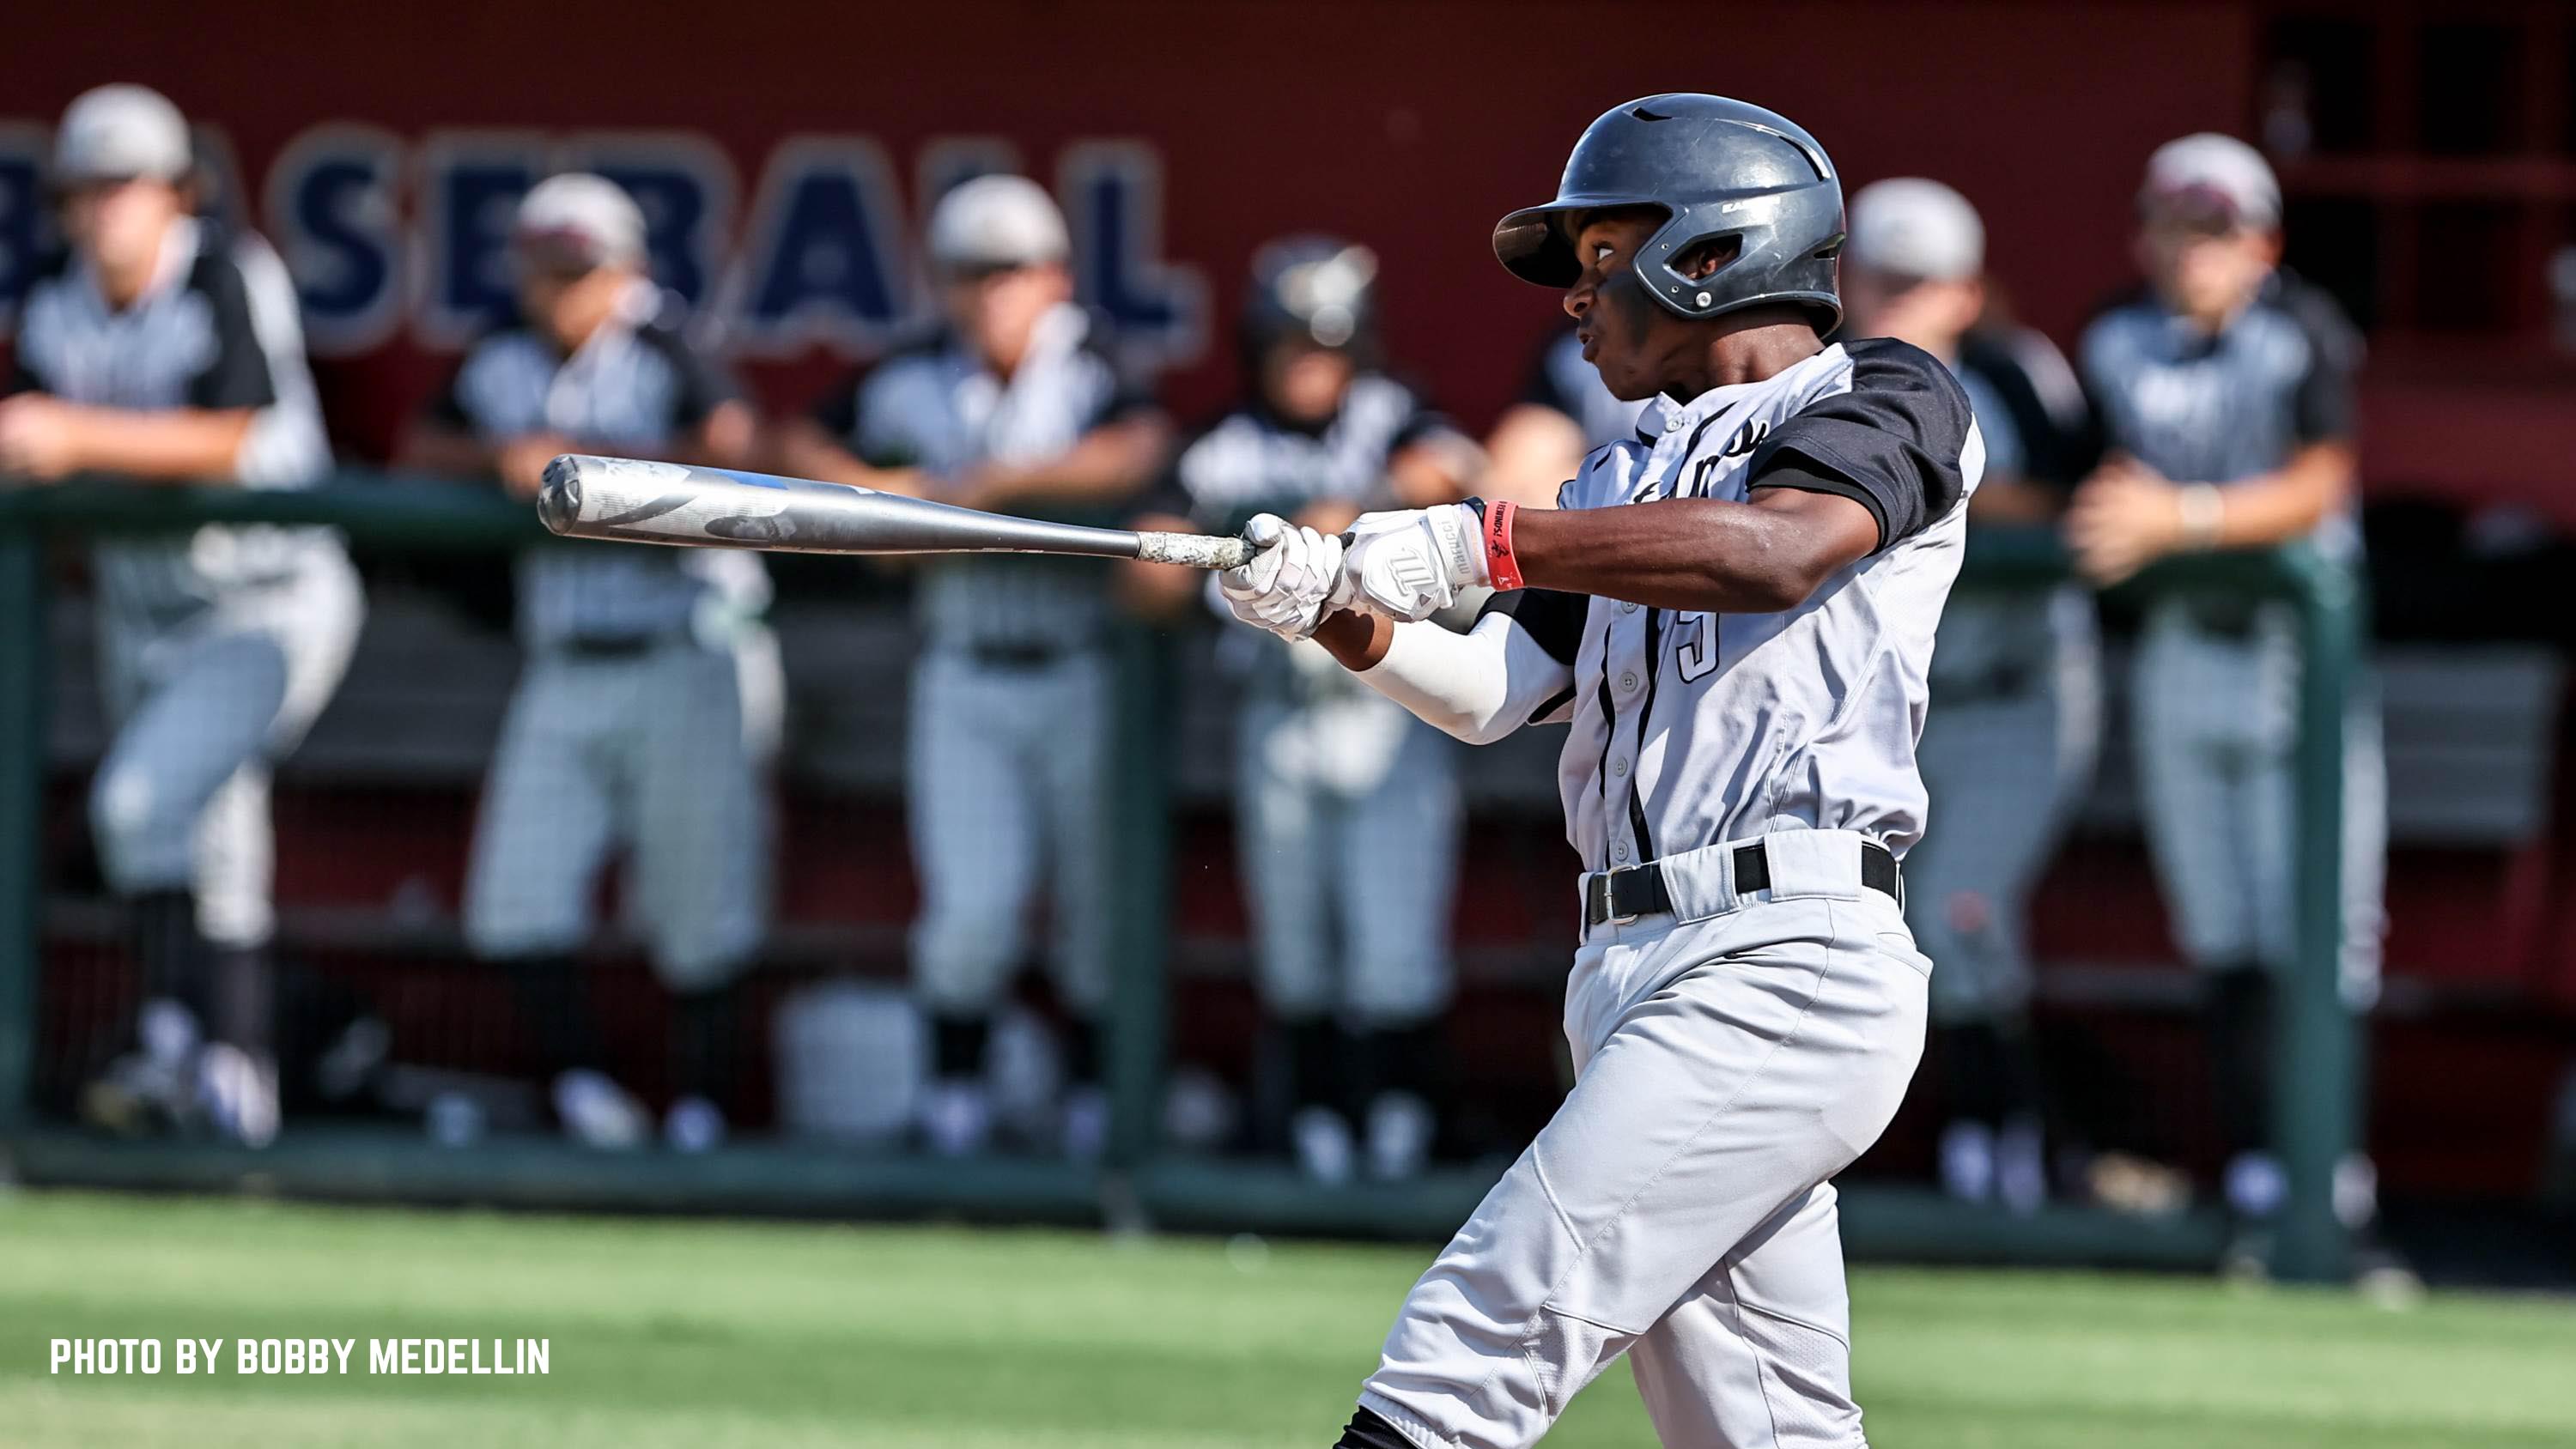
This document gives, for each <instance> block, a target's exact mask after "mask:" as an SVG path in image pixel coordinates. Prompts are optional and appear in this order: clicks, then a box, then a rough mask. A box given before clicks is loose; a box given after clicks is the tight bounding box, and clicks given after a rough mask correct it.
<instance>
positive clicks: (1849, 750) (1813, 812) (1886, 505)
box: [1494, 338, 1985, 870]
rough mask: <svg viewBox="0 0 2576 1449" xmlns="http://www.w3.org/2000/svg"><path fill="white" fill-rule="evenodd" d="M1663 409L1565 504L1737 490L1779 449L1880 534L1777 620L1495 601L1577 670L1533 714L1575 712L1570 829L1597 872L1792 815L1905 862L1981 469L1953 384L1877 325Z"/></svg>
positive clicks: (1565, 764)
mask: <svg viewBox="0 0 2576 1449" xmlns="http://www.w3.org/2000/svg"><path fill="white" fill-rule="evenodd" d="M1656 412H1657V413H1659V414H1660V416H1656V415H1654V414H1650V415H1649V416H1648V417H1647V418H1646V419H1645V420H1644V421H1645V423H1646V424H1647V425H1648V426H1650V427H1652V428H1654V429H1656V430H1657V433H1658V435H1657V436H1656V438H1655V440H1654V441H1653V442H1652V443H1648V442H1646V441H1644V440H1643V439H1635V440H1630V441H1626V442H1618V443H1612V444H1609V445H1608V446H1606V447H1603V448H1599V449H1596V450H1595V451H1594V452H1593V453H1592V455H1591V456H1590V457H1588V458H1586V459H1585V460H1584V466H1583V472H1582V474H1581V475H1580V476H1578V477H1577V478H1575V479H1574V481H1573V482H1571V483H1569V484H1567V485H1566V487H1565V489H1564V490H1563V492H1562V494H1561V495H1560V497H1559V500H1558V501H1559V503H1560V504H1561V506H1563V507H1567V508H1608V507H1613V506H1616V505H1619V504H1625V503H1642V502H1647V501H1650V500H1653V499H1660V498H1720V499H1731V500H1736V501H1742V500H1743V499H1744V498H1746V497H1747V496H1748V494H1747V489H1748V486H1753V485H1754V480H1755V479H1756V478H1757V476H1758V475H1761V474H1763V472H1764V471H1765V469H1766V467H1767V466H1768V465H1769V464H1771V463H1772V462H1773V460H1775V459H1777V460H1782V461H1791V462H1794V461H1797V460H1801V459H1803V460H1808V461H1810V462H1811V463H1812V464H1813V465H1815V466H1816V468H1817V469H1818V470H1820V471H1822V472H1824V473H1826V474H1827V475H1828V481H1829V482H1831V483H1833V484H1834V485H1835V486H1836V487H1837V490H1838V491H1843V492H1847V493H1848V494H1849V496H1851V497H1853V498H1854V499H1856V500H1857V501H1859V502H1860V503H1862V504H1863V505H1864V506H1865V507H1867V508H1868V509H1869V510H1870V513H1871V515H1872V516H1873V517H1874V518H1876V519H1877V520H1878V525H1879V534H1880V546H1879V548H1878V550H1877V551H1876V552H1874V553H1872V554H1870V555H1869V556H1868V557H1866V558H1864V559H1862V560H1860V561H1859V562H1858V563H1855V564H1853V565H1851V566H1850V568H1849V569H1848V570H1847V571H1845V573H1844V574H1843V575H1842V576H1840V577H1838V578H1836V579H1834V580H1832V581H1830V582H1829V583H1827V584H1826V585H1825V586H1824V587H1823V588H1820V589H1818V590H1817V591H1816V593H1815V595H1814V597H1812V598H1810V599H1809V600H1808V601H1807V602H1806V603H1804V604H1802V605H1800V606H1799V607H1797V608H1795V609H1791V610H1788V611H1786V612H1783V613H1777V614H1719V613H1713V612H1675V611H1672V610H1666V609H1653V608H1646V607H1643V606H1641V605H1637V604H1630V603H1621V602H1616V601H1612V600H1607V599H1587V598H1582V597H1578V596H1574V595H1567V594H1557V593H1551V592H1549V591H1546V590H1522V591H1520V592H1518V593H1514V594H1505V595H1501V596H1499V597H1498V598H1497V599H1496V601H1495V605H1494V607H1496V608H1498V609H1501V610H1504V611H1506V612H1509V613H1511V614H1513V615H1514V616H1515V617H1516V618H1517V619H1518V620H1519V621H1520V623H1521V625H1522V626H1523V627H1524V628H1526V629H1528V630H1529V632H1530V634H1531V636H1532V637H1533V638H1535V639H1537V640H1538V642H1539V643H1540V644H1542V645H1543V646H1545V647H1546V648H1547V649H1548V651H1549V653H1550V654H1551V655H1552V656H1553V657H1554V658H1556V659H1557V660H1558V661H1560V663H1561V664H1562V665H1563V667H1564V670H1565V678H1564V688H1563V691H1562V692H1561V693H1560V694H1559V695H1558V696H1557V697H1556V699H1555V700H1554V701H1552V702H1551V703H1550V705H1549V706H1548V707H1547V708H1545V709H1543V710H1542V711H1541V712H1540V716H1539V717H1540V718H1541V719H1560V718H1561V719H1567V720H1570V721H1571V722H1572V724H1573V730H1572V732H1571V734H1570V735H1569V737H1568V738H1567V740H1566V745H1565V750H1564V753H1563V755H1562V757H1561V759H1560V763H1559V769H1558V792H1559V794H1560V796H1561V797H1562V799H1563V802H1564V805H1565V818H1566V839H1567V841H1568V842H1569V843H1570V844H1572V845H1573V846H1574V848H1575V850H1576V851H1577V852H1579V853H1580V854H1581V855H1582V857H1583V863H1584V866H1585V868H1586V869H1588V870H1611V869H1616V868H1620V867H1624V866H1631V865H1637V864H1641V863H1643V862H1645V861H1648V860H1653V859H1657V858H1659V857H1661V856H1664V855H1669V854H1673V853H1676V852H1679V851H1684V850H1691V849H1696V848H1698V847H1700V846H1704V845H1710V844H1714V843H1716V842H1719V841H1724V840H1736V839H1746V838H1750V837H1753V836H1757V835H1761V834H1763V833H1765V832H1767V831H1771V830H1785V829H1797V828H1807V829H1828V830H1850V831H1856V832H1859V833H1860V834H1863V835H1866V836H1868V837H1870V838H1871V839H1874V840H1877V841H1879V842H1881V843H1882V844H1884V845H1886V846H1887V847H1888V848H1889V849H1890V850H1892V851H1895V852H1896V853H1898V854H1899V855H1902V854H1903V853H1904V851H1905V850H1906V849H1907V848H1908V847H1910V846H1911V845H1913V843H1914V841H1915V840H1916V838H1917V837H1919V836H1920V835H1921V834H1922V833H1923V822H1924V816H1925V808H1926V807H1925V800H1924V791H1923V782H1922V779H1921V777H1920V776H1919V775H1918V774H1917V772H1916V770H1915V763H1914V742H1915V738H1916V736H1917V734H1918V733H1919V732H1920V731H1921V729H1922V724H1923V713H1924V703H1925V699H1926V694H1927V690H1926V679H1927V675H1928V673H1929V670H1930V666H1931V661H1932V632H1933V629H1934V627H1935V626H1936V625H1937V624H1938V623H1939V622H1940V618H1941V607H1942V603H1943V601H1944V600H1945V599H1946V598H1947V597H1948V595H1949V590H1950V583H1951V580H1952V579H1954V578H1955V577H1957V575H1958V571H1959V556H1960V549H1961V546H1962V543H1963V541H1964V539H1965V537H1966V531H1967V517H1966V513H1965V511H1964V510H1963V509H1962V508H1960V507H1959V506H1958V505H1959V504H1960V502H1961V500H1963V499H1964V498H1965V497H1966V496H1967V495H1968V493H1969V492H1970V491H1972V490H1973V489H1974V488H1975V487H1976V483H1977V480H1978V478H1979V477H1980V476H1981V475H1982V473H1983V470H1984V467H1985V444H1984V442H1983V440H1982V439H1981V438H1980V436H1979V434H1978V432H1977V428H1976V422H1975V418H1974V417H1973V415H1972V414H1971V413H1970V411H1969V407H1968V403H1967V399H1966V397H1965V395H1964V394H1963V393H1962V392H1961V391H1960V389H1959V384H1958V382H1957V380H1956V379H1955V378H1953V377H1952V376H1951V375H1950V373H1949V371H1948V369H1946V368H1944V367H1943V366H1942V365H1941V364H1940V363H1939V362H1938V361H1937V360H1935V359H1933V358H1932V357H1931V356H1930V355H1929V354H1927V353H1925V352H1923V351H1921V350H1920V349H1918V348H1914V347H1910V346H1907V345H1906V344H1904V343H1902V342H1896V341H1892V340H1888V339H1884V338H1881V339H1873V340H1870V341H1865V342H1853V343H1848V344H1844V343H1837V344H1835V345H1833V346H1830V347H1827V348H1825V349H1824V350H1823V351H1821V352H1819V353H1817V354H1816V355H1815V356H1814V357H1812V358H1809V359H1808V360H1806V361H1805V362H1802V363H1800V364H1799V365H1797V366H1796V367H1793V368H1790V369H1789V370H1788V371H1786V372H1783V373H1780V374H1779V375H1777V376H1775V377H1771V378H1768V379H1766V380H1764V381H1761V382H1754V383H1744V384H1740V385H1737V386H1733V387H1722V388H1717V389H1714V390H1712V391H1710V392H1708V393H1705V394H1703V395H1702V396H1700V397H1699V398H1697V399H1695V400H1693V401H1692V402H1691V403H1689V404H1687V405H1671V404H1662V405H1659V407H1658V409H1657V410H1656ZM1797 476H1800V477H1808V476H1810V475H1809V474H1808V473H1807V472H1806V470H1803V469H1801V470H1799V472H1798V474H1797ZM1819 486H1821V485H1819Z"/></svg>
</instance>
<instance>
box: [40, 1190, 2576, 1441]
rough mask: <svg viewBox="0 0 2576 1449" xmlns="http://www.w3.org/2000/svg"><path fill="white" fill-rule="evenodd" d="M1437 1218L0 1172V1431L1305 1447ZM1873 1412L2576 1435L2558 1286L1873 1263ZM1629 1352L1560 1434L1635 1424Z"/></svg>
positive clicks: (1865, 1383) (2362, 1437)
mask: <svg viewBox="0 0 2576 1449" xmlns="http://www.w3.org/2000/svg"><path fill="white" fill-rule="evenodd" d="M1424 1256H1425V1254H1424V1251H1423V1250H1419V1249H1400V1248H1382V1247H1334V1246H1313V1245H1303V1244H1280V1245H1272V1246H1270V1247H1268V1248H1267V1249H1260V1248H1258V1247H1253V1246H1238V1247H1235V1248H1233V1249H1231V1250H1230V1249H1229V1248H1228V1247H1227V1246H1226V1245H1224V1244H1220V1243H1214V1242H1206V1241H1197V1240H1171V1241H1161V1240H1157V1241H1142V1242H1129V1241H1117V1240H1111V1239H1108V1238H1104V1237H1100V1236H1096V1235H1084V1234H1067V1233H1039V1232H990V1231H974V1230H963V1229H913V1228H842V1227H824V1226H804V1225H768V1224H742V1223H708V1222H690V1221H667V1220H664V1221H634V1220H626V1219H614V1218H600V1219H588V1218H537V1217H515V1216H496V1215H489V1214H479V1213H426V1212H391V1211H372V1210H354V1209H336V1208H310V1207H299V1206H283V1205H274V1204H267V1203H258V1202H243V1201H205V1200H158V1199H137V1198H119V1197H102V1196H93V1195H78V1194H63V1193H18V1194H13V1195H6V1196H0V1443H6V1444H9V1445H13V1446H81V1449H89V1446H99V1445H120V1446H121V1445H141V1446H149V1445H164V1444H166V1445H186V1446H190V1449H222V1446H230V1445H242V1446H260V1449H270V1446H280V1445H332V1446H339V1445H360V1444H364V1445H387V1446H404V1445H417V1446H428V1449H464V1446H468V1445H474V1446H482V1445H569V1446H585V1449H586V1446H598V1449H657V1446H663V1445H670V1446H683V1445H685V1446H691V1449H706V1446H730V1445H743V1446H752V1445H757V1446H762V1449H792V1446H801V1445H824V1444H833V1445H867V1446H871V1449H910V1446H919V1449H929V1446H941V1449H949V1446H955V1449H984V1446H993V1449H1001V1446H1013V1449H1019V1446H1029V1445H1061V1446H1096V1449H1112V1446H1119V1449H1126V1446H1172V1449H1179V1446H1185V1445H1186V1446H1194V1449H1238V1446H1239V1449H1253V1446H1263V1449H1269V1446H1278V1449H1290V1446H1296V1449H1322V1446H1324V1445H1326V1444H1329V1443H1330V1442H1331V1441H1332V1438H1333V1435H1334V1433H1335V1431H1336V1430H1337V1429H1338V1427H1339V1425H1340V1424H1341V1422H1342V1420H1343V1419H1344V1418H1345V1417H1346V1416H1347V1415H1348V1412H1349V1406H1350V1400H1351V1393H1352V1391H1353V1389H1354V1387H1355V1386H1356V1384H1357V1382H1358V1380H1359V1378H1360V1377H1361V1375H1362V1374H1363V1373H1365V1372H1366V1371H1367V1369H1368V1368H1369V1366H1370V1365H1371V1363H1372V1362H1373V1361H1374V1351H1375V1347H1376V1344H1377V1340H1378V1336H1379V1334H1380V1333H1381V1332H1382V1331H1383V1329H1384V1327H1385V1322H1386V1319H1387V1316H1388V1314H1389V1313H1390V1312H1391V1311H1392V1309H1393V1308H1394V1307H1395V1304H1396V1302H1397V1300H1398V1299H1399V1298H1400V1297H1401V1296H1402V1294H1403V1292H1404V1289H1405V1287H1406V1285H1407V1284H1408V1283H1409V1282H1410V1281H1411V1280H1412V1277H1413V1275H1414V1273H1415V1272H1416V1271H1417V1270H1418V1269H1419V1268H1420V1266H1421V1264H1422V1262H1423V1260H1424ZM1853 1296H1854V1300H1855V1301H1854V1316H1855V1318H1856V1320H1857V1325H1858V1332H1859V1355H1860V1356H1859V1363H1858V1374H1859V1379H1860V1385H1861V1397H1862V1402H1863V1405H1864V1407H1865V1408H1866V1409H1867V1410H1868V1412H1869V1416H1870V1419H1869V1423H1870V1428H1871V1438H1872V1440H1873V1441H1874V1442H1875V1443H1877V1444H1879V1445H1880V1446H1882V1449H1985V1446H1994V1449H2005V1446H2024V1445H2030V1446H2040V1445H2047V1446H2057V1445H2081V1446H2088V1449H2097V1446H2098V1449H2186V1446H2188V1449H2232V1446H2243V1449H2294V1446H2309V1445H2314V1446H2328V1445H2331V1446H2336V1449H2362V1446H2381V1445H2385V1446H2392V1449H2393V1446H2400V1445H2403V1446H2406V1449H2434V1446H2438V1449H2472V1446H2506V1445H2514V1446H2522V1445H2529V1446H2541V1445H2557V1446H2564V1445H2568V1444H2571V1443H2576V1307H2571V1306H2570V1305H2568V1304H2566V1303H2544V1302H2524V1301H2514V1300H2504V1299H2494V1298H2478V1297H2449V1296H2443V1295H2435V1296H2434V1297H2433V1298H2432V1299H2431V1300H2430V1301H2428V1302H2426V1303H2425V1304H2423V1305H2422V1306H2420V1307H2418V1308H2415V1309H2413V1310H2411V1311H2406V1312H2389V1311H2386V1310H2382V1309H2377V1308H2372V1307H2369V1306H2367V1305H2365V1304H2363V1303H2361V1302H2359V1301H2357V1300H2355V1299H2354V1298H2352V1297H2350V1296H2349V1295H2344V1294H2326V1293H2309V1292H2292V1291H2287V1290H2249V1289H2243V1288H2230V1287H2225V1286H2221V1285H2216V1284H2211V1283H2206V1282H2198V1281H2186V1280H2179V1279H2149V1278H2120V1277H2093V1276H2074V1275H2063V1274H2038V1273H1966V1272H1927V1271H1911V1270H1884V1269H1882V1270H1869V1271H1864V1272H1862V1273H1861V1274H1859V1275H1858V1277H1857V1279H1856V1281H1855V1283H1854V1287H1853ZM182 1334H192V1335H195V1336H197V1337H200V1338H215V1337H222V1338H226V1339H234V1338H241V1337H281V1338H284V1337H340V1338H356V1339H360V1340H362V1342H361V1343H360V1344H359V1346H358V1348H357V1351H356V1358H357V1359H358V1360H359V1361H360V1367H363V1360H364V1358H365V1356H366V1352H367V1349H366V1345H365V1343H364V1342H363V1340H365V1339H369V1338H393V1337H438V1338H445V1337H460V1336H461V1337H479V1338H485V1339H489V1338H493V1337H500V1338H505V1339H507V1338H517V1337H523V1336H524V1337H544V1338H549V1339H551V1340H553V1350H552V1355H553V1360H552V1361H553V1371H552V1373H551V1374H550V1375H548V1376H546V1377H543V1378H536V1377H529V1378H425V1377H421V1378H396V1377H385V1378H377V1377H370V1376H367V1375H366V1374H364V1373H363V1372H360V1373H358V1374H355V1375H353V1376H351V1377H346V1378H342V1377H329V1378H318V1379H282V1378H242V1377H238V1376H236V1375H234V1374H233V1373H232V1372H230V1369H229V1365H230V1362H231V1358H230V1355H231V1348H230V1346H229V1345H227V1346H226V1349H225V1354H226V1359H225V1362H226V1364H227V1370H226V1372H224V1373H222V1374H220V1375H218V1376H214V1377H202V1376H200V1377H191V1378H181V1377H177V1376H176V1375H175V1374H174V1373H173V1371H172V1369H173V1359H172V1357H171V1356H170V1355H169V1353H168V1352H167V1351H166V1350H165V1356H164V1360H163V1369H162V1372H161V1374H160V1375H159V1376H158V1377H150V1378H70V1377H56V1376H52V1375H49V1374H48V1372H47V1353H48V1341H49V1340H50V1339H51V1338H54V1337H57V1336H61V1337H81V1336H87V1337H154V1338H160V1339H163V1340H164V1341H165V1342H166V1341H167V1340H169V1339H172V1338H175V1337H177V1336H179V1335H182ZM1652 1442H1653V1439H1652V1436H1651V1435H1650V1434H1649V1433H1648V1431H1647V1428H1646V1423H1645V1416H1644V1414H1643V1412H1642V1411H1641V1410H1640V1409H1639V1407H1638V1405H1637V1401H1636V1397H1635V1394H1634V1392H1633V1391H1632V1390H1631V1388H1630V1387H1629V1384H1628V1380H1627V1375H1626V1374H1625V1373H1624V1372H1621V1371H1617V1370H1614V1371H1613V1372H1611V1373H1609V1374H1607V1375H1604V1376H1603V1378H1602V1379H1601V1381H1600V1382H1599V1383H1598V1384H1597V1385H1595V1386H1594V1387H1593V1388H1592V1389H1591V1390H1590V1391H1588V1392H1587V1393H1586V1394H1585V1396H1584V1397H1583V1398H1582V1399H1581V1400H1579V1401H1578V1402H1577V1403H1576V1406H1575V1410H1574V1412H1573V1413H1572V1414H1571V1415H1570V1416H1569V1417H1568V1418H1567V1420H1566V1421H1565V1423H1564V1425H1563V1426H1562V1427H1561V1428H1560V1429H1559V1430H1558V1431H1557V1432H1556V1433H1555V1434H1554V1435H1552V1436H1550V1438H1549V1440H1548V1443H1549V1445H1550V1446H1552V1449H1561V1446H1596V1449H1599V1446H1611V1445H1648V1444H1651V1443H1652Z"/></svg>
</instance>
